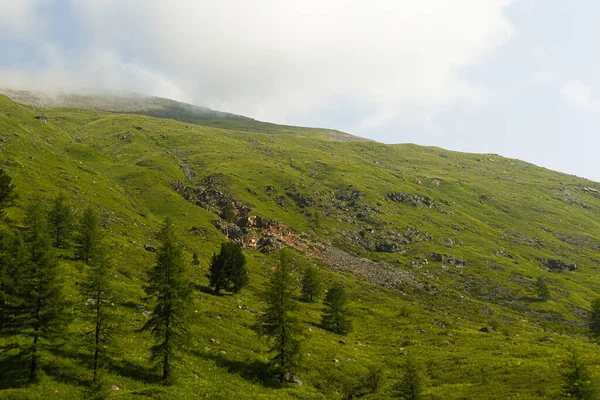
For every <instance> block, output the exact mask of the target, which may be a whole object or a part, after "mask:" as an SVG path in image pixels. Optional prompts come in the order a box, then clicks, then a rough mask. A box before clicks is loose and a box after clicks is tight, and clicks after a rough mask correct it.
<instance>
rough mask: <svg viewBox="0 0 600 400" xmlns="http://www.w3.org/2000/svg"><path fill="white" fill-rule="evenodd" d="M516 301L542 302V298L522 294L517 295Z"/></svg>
mask: <svg viewBox="0 0 600 400" xmlns="http://www.w3.org/2000/svg"><path fill="white" fill-rule="evenodd" d="M517 300H518V301H522V302H524V303H543V302H544V300H542V299H540V298H537V297H529V296H523V297H519V298H518V299H517Z"/></svg>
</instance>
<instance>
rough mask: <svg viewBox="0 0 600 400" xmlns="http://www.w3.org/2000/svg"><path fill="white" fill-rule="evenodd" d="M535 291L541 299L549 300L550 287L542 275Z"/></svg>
mask: <svg viewBox="0 0 600 400" xmlns="http://www.w3.org/2000/svg"><path fill="white" fill-rule="evenodd" d="M535 292H536V294H537V296H538V298H539V299H540V300H541V301H548V300H549V299H550V289H548V284H547V283H546V281H545V280H544V279H542V278H541V277H538V278H537V281H536V282H535Z"/></svg>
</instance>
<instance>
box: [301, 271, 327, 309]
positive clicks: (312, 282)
mask: <svg viewBox="0 0 600 400" xmlns="http://www.w3.org/2000/svg"><path fill="white" fill-rule="evenodd" d="M322 290H323V278H322V277H321V274H319V270H318V269H317V267H315V266H314V265H308V266H307V267H306V268H305V269H304V275H303V276H302V300H304V301H306V302H311V303H312V302H313V301H314V300H315V299H316V298H318V297H319V296H320V295H321V292H322Z"/></svg>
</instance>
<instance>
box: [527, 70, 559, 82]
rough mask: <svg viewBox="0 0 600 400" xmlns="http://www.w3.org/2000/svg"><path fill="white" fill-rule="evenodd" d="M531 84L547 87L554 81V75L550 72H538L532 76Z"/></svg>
mask: <svg viewBox="0 0 600 400" xmlns="http://www.w3.org/2000/svg"><path fill="white" fill-rule="evenodd" d="M532 79H533V82H534V83H537V84H540V85H547V84H550V83H553V82H554V81H555V80H556V74H555V73H554V72H552V71H538V72H535V73H534V74H533V76H532Z"/></svg>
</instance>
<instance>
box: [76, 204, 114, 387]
mask: <svg viewBox="0 0 600 400" xmlns="http://www.w3.org/2000/svg"><path fill="white" fill-rule="evenodd" d="M85 220H86V217H85V213H84V217H83V221H85ZM92 220H93V218H90V219H89V220H88V222H90V225H88V226H87V227H86V229H88V230H89V231H88V233H89V232H94V231H95V230H96V229H97V227H94V225H92V224H91V222H92ZM95 224H97V219H96V220H95ZM82 225H84V224H82ZM98 229H99V228H98ZM86 240H87V243H86V248H87V250H86V256H85V259H86V263H87V265H88V267H89V268H88V273H87V276H86V278H85V280H84V281H83V283H82V284H81V285H80V292H81V295H82V296H83V297H84V299H85V300H84V304H85V310H84V319H85V320H86V322H87V323H88V324H89V325H91V327H92V330H91V331H90V332H89V333H90V334H91V336H92V338H93V339H92V341H91V343H92V346H91V347H92V352H93V354H94V358H93V360H94V361H93V370H94V378H93V380H94V382H96V380H97V378H98V373H99V371H100V369H101V368H102V366H103V364H104V360H105V359H106V348H107V345H108V343H109V342H110V339H111V337H112V334H113V331H114V320H115V314H114V311H113V307H112V304H113V303H114V298H115V290H114V284H113V281H112V276H113V271H112V266H113V265H112V260H111V259H110V257H109V256H108V251H107V249H106V244H105V243H103V242H102V240H101V236H100V234H99V233H95V234H91V235H88V237H87V239H86Z"/></svg>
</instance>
